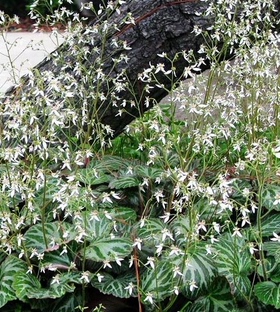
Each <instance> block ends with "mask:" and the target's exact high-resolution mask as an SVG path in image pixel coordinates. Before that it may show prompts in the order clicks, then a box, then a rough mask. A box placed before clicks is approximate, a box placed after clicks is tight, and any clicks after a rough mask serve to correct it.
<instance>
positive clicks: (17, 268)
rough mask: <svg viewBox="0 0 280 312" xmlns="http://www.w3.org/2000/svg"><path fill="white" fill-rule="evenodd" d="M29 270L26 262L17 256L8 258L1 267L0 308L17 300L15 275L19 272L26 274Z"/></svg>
mask: <svg viewBox="0 0 280 312" xmlns="http://www.w3.org/2000/svg"><path fill="white" fill-rule="evenodd" d="M27 270H28V267H27V264H26V262H24V261H22V260H21V259H19V258H17V257H15V256H8V257H7V258H6V259H5V260H4V261H3V262H2V263H1V265H0V308H1V307H3V306H4V305H5V304H6V303H7V302H8V301H11V300H15V299H16V292H15V289H14V288H13V282H14V279H15V275H16V274H17V273H18V272H22V273H23V274H26V272H27Z"/></svg>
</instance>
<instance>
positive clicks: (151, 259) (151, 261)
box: [145, 257, 155, 269]
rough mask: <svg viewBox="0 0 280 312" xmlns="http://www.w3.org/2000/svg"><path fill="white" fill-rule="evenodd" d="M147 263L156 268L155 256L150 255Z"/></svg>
mask: <svg viewBox="0 0 280 312" xmlns="http://www.w3.org/2000/svg"><path fill="white" fill-rule="evenodd" d="M147 260H148V261H147V263H146V264H145V265H150V266H151V268H152V269H154V268H155V258H154V257H148V258H147Z"/></svg>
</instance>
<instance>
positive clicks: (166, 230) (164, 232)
mask: <svg viewBox="0 0 280 312" xmlns="http://www.w3.org/2000/svg"><path fill="white" fill-rule="evenodd" d="M161 233H162V241H163V242H164V241H165V239H166V237H169V238H170V239H171V240H173V241H174V238H173V237H172V233H170V231H169V230H168V229H163V230H162V231H161Z"/></svg>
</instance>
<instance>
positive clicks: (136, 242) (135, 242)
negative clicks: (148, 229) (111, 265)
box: [132, 238, 142, 250]
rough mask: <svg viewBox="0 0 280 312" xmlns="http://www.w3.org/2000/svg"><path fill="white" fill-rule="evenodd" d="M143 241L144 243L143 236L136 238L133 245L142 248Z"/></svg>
mask: <svg viewBox="0 0 280 312" xmlns="http://www.w3.org/2000/svg"><path fill="white" fill-rule="evenodd" d="M141 243H142V239H141V238H135V240H134V243H133V245H132V246H133V247H137V248H138V249H139V250H141Z"/></svg>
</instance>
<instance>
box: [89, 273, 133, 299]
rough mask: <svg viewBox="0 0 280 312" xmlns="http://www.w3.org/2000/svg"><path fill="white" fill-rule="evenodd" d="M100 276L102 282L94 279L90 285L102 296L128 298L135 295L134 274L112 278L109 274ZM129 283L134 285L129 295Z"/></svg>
mask: <svg viewBox="0 0 280 312" xmlns="http://www.w3.org/2000/svg"><path fill="white" fill-rule="evenodd" d="M102 276H103V278H102V281H100V282H99V281H98V278H97V277H94V278H93V279H92V281H91V284H92V286H93V287H95V288H97V289H98V290H99V291H100V292H102V293H103V294H106V295H113V296H115V297H119V298H129V297H131V296H136V295H137V292H136V285H137V281H136V277H135V274H132V273H127V274H125V275H121V276H118V277H116V278H114V277H113V276H112V275H110V274H109V273H102ZM130 283H131V285H134V287H133V289H131V293H130V288H129V285H130Z"/></svg>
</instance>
